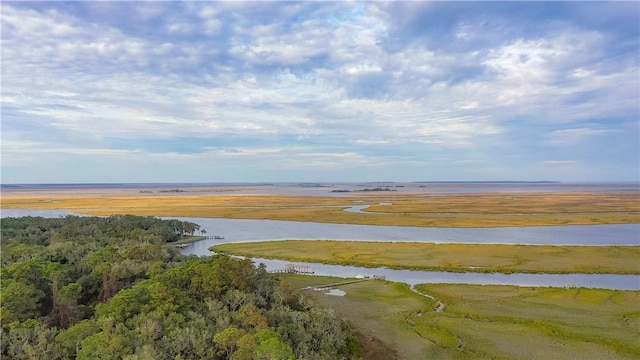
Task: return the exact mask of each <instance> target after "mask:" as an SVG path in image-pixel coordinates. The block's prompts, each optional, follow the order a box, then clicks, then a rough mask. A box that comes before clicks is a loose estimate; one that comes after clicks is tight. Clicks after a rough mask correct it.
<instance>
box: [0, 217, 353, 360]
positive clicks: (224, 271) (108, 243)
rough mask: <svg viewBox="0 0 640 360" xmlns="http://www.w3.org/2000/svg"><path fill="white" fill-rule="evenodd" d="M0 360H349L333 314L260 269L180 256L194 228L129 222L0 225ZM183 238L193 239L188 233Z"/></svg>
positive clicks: (348, 340) (348, 337)
mask: <svg viewBox="0 0 640 360" xmlns="http://www.w3.org/2000/svg"><path fill="white" fill-rule="evenodd" d="M1 225H2V226H1V231H2V234H1V235H2V254H1V255H2V266H1V268H0V271H1V272H2V289H1V290H0V298H1V299H2V302H1V304H0V320H1V327H0V330H1V335H2V336H0V357H2V358H3V359H4V358H6V359H52V360H58V359H79V360H82V359H128V360H136V359H213V360H216V359H219V360H228V359H234V360H242V359H244V360H252V359H291V360H293V359H318V360H321V359H347V358H355V357H356V356H357V355H358V354H360V346H359V344H358V341H357V339H356V337H355V336H354V335H353V334H352V332H351V331H350V329H349V328H348V326H347V324H346V323H344V322H343V321H342V320H340V319H339V318H338V317H337V316H336V315H335V313H334V312H333V311H331V310H326V309H322V308H319V307H317V306H313V304H312V303H310V302H309V301H308V300H306V298H305V297H303V296H301V295H300V294H299V293H297V292H295V291H294V290H293V289H291V288H290V287H286V286H283V287H282V286H280V284H279V283H278V281H277V280H276V279H275V278H273V276H272V275H271V274H268V273H267V271H266V269H265V268H264V266H254V265H253V264H252V263H251V261H249V260H239V259H233V258H230V257H227V256H223V255H218V256H212V257H206V258H197V257H190V258H187V257H184V256H182V255H180V254H179V253H178V252H177V250H176V249H175V248H173V247H171V246H168V245H167V242H169V241H174V240H178V239H179V238H180V237H182V236H183V235H185V234H188V233H191V234H192V233H193V231H195V229H194V227H193V226H194V225H195V224H193V223H189V222H182V221H177V220H160V219H155V218H147V217H137V216H131V215H129V216H115V217H109V218H90V217H66V218H55V219H44V218H36V217H25V218H17V219H16V218H8V219H2V220H1ZM192 229H193V231H192Z"/></svg>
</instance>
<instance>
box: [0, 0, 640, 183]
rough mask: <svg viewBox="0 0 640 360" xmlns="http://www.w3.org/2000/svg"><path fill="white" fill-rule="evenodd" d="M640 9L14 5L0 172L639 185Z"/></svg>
mask: <svg viewBox="0 0 640 360" xmlns="http://www.w3.org/2000/svg"><path fill="white" fill-rule="evenodd" d="M639 13H640V3H638V2H637V1H628V2H604V3H603V2H142V1H138V2H88V1H87V2H57V1H56V2H11V1H3V2H2V3H1V5H0V14H1V21H2V23H1V25H2V44H1V51H2V59H1V61H2V83H1V85H2V110H1V111H2V113H1V115H2V123H1V126H2V128H1V130H2V135H1V140H2V143H1V150H2V165H1V166H2V167H1V170H2V173H1V175H2V182H3V183H69V182H81V183H87V182H100V183H104V182H240V181H242V182H245V181H246V182H263V181H284V182H289V181H291V182H296V181H379V180H384V181H427V180H428V181H440V180H465V181H474V180H475V181H484V180H557V181H580V182H582V181H639V180H640V145H639V142H640V126H639V123H640V70H639V66H640V60H639V51H640V46H639V39H640V28H639V26H640V25H639V23H640V15H639Z"/></svg>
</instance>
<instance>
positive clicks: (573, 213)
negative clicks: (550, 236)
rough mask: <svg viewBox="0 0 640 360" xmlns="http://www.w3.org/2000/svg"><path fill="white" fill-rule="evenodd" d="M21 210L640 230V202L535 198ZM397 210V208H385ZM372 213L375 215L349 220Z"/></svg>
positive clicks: (561, 195) (44, 201) (15, 203)
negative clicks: (635, 226)
mask: <svg viewBox="0 0 640 360" xmlns="http://www.w3.org/2000/svg"><path fill="white" fill-rule="evenodd" d="M1 200H2V201H1V203H0V206H1V207H2V208H14V209H65V210H69V211H71V212H73V213H78V214H87V215H112V214H134V215H149V216H188V217H221V218H235V219H272V220H291V221H310V222H324V223H344V224H366V225H398V226H425V227H501V226H542V225H586V224H623V223H640V194H638V193H637V192H633V191H628V192H601V193H597V192H596V193H594V192H536V193H479V194H436V195H425V194H407V193H397V194H395V193H391V194H389V193H384V194H379V193H375V194H358V195H353V194H349V195H344V196H310V195H304V196H303V195H258V194H251V195H241V194H226V193H225V194H221V193H217V194H207V193H205V194H198V195H194V194H149V195H139V194H130V193H128V194H104V195H95V194H84V195H83V194H81V195H75V196H69V195H46V194H38V195H37V196H27V195H23V194H16V195H11V196H3V197H2V199H1ZM380 203H391V204H392V205H379V204H380ZM355 205H371V206H370V207H369V208H367V209H366V211H368V212H370V213H352V212H345V211H343V209H345V208H348V207H351V206H355Z"/></svg>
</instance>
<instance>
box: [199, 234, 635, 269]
mask: <svg viewBox="0 0 640 360" xmlns="http://www.w3.org/2000/svg"><path fill="white" fill-rule="evenodd" d="M210 250H212V251H215V252H220V253H228V254H233V255H241V256H248V257H262V258H278V259H285V260H290V261H304V262H316V263H325V264H337V265H354V266H362V267H388V268H394V269H413V270H430V271H455V272H500V273H514V272H518V273H556V274H561V273H605V274H640V264H639V263H638V259H640V246H546V245H498V244H482V245H479V244H434V243H422V242H420V243H415V242H393V243H392V242H377V241H376V242H365V241H329V240H323V241H308V240H285V241H264V242H249V243H229V244H221V245H215V246H213V247H211V248H210Z"/></svg>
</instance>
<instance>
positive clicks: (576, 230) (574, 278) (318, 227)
mask: <svg viewBox="0 0 640 360" xmlns="http://www.w3.org/2000/svg"><path fill="white" fill-rule="evenodd" d="M68 214H69V213H67V212H65V211H57V210H56V211H44V210H11V209H2V212H1V216H2V217H16V216H45V217H59V216H65V215H68ZM176 219H179V220H183V221H191V222H194V223H197V224H199V225H200V226H201V228H202V229H205V230H206V231H207V233H208V234H209V235H220V236H223V237H224V239H217V240H214V239H211V240H202V241H198V242H195V243H192V244H189V245H188V246H186V247H185V248H183V249H181V251H182V253H183V254H185V255H191V254H194V255H199V256H206V255H210V254H211V252H209V250H208V248H209V247H210V246H212V245H215V244H220V243H228V242H244V241H265V240H284V239H301V240H302V239H303V240H322V239H325V240H326V239H331V240H352V241H365V240H366V241H411V242H435V243H475V244H523V245H585V246H587V245H588V246H607V245H616V246H634V245H636V246H637V245H640V224H621V225H579V226H539V227H510V228H420V227H401V226H374V225H347V224H323V223H306V222H294V221H275V220H243V219H217V218H215V219H212V218H189V217H178V218H176ZM253 260H254V261H255V262H256V263H264V264H265V265H267V268H268V269H270V270H277V269H282V268H284V265H285V264H287V263H288V262H287V261H281V260H270V259H260V258H255V259H253ZM305 265H308V266H309V267H310V268H311V269H313V271H314V272H315V273H316V274H318V275H333V276H342V277H351V276H355V275H357V274H375V275H382V276H385V277H386V279H388V280H392V281H399V282H403V283H408V284H411V285H414V284H419V283H466V284H499V285H518V286H554V287H561V286H578V287H593V288H607V289H618V290H640V275H614V274H558V275H556V274H519V273H516V274H497V273H490V274H485V273H471V272H468V273H451V272H433V271H411V270H392V269H387V268H363V267H354V266H339V265H325V264H315V263H307V264H305Z"/></svg>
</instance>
